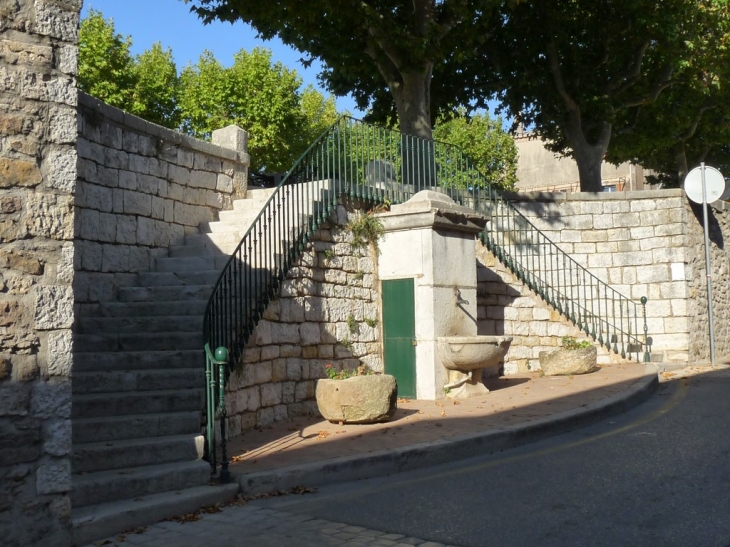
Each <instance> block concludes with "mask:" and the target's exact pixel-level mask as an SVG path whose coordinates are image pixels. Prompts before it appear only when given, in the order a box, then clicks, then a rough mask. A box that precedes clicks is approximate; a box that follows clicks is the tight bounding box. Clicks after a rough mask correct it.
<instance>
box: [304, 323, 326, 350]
mask: <svg viewBox="0 0 730 547" xmlns="http://www.w3.org/2000/svg"><path fill="white" fill-rule="evenodd" d="M299 335H300V338H301V344H302V345H303V346H313V345H317V344H319V343H320V342H321V336H320V331H319V325H318V324H316V323H302V324H301V325H300V326H299Z"/></svg>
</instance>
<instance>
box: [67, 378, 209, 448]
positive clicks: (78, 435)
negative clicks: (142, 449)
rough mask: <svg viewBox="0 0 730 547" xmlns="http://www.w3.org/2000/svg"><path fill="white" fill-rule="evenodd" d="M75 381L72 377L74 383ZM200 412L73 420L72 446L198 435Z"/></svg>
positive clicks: (190, 411)
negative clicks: (143, 438) (196, 433)
mask: <svg viewBox="0 0 730 547" xmlns="http://www.w3.org/2000/svg"><path fill="white" fill-rule="evenodd" d="M75 380H76V377H74V381H75ZM201 415H202V413H201V412H200V411H194V410H189V411H185V412H168V413H166V414H133V415H127V416H106V417H100V418H97V417H94V418H76V419H74V420H73V428H72V434H73V443H74V444H80V443H94V442H106V441H118V440H121V439H135V438H142V437H161V436H164V435H184V434H186V433H195V432H197V431H200V427H201Z"/></svg>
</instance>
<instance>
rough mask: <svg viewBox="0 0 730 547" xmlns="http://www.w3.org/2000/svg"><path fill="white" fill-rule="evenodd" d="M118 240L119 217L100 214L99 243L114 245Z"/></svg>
mask: <svg viewBox="0 0 730 547" xmlns="http://www.w3.org/2000/svg"><path fill="white" fill-rule="evenodd" d="M116 239H117V215H113V214H109V213H99V241H103V242H106V243H114V242H115V241H116Z"/></svg>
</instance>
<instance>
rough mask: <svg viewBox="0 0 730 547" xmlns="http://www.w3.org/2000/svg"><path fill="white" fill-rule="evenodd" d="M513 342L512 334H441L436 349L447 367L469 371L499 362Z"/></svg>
mask: <svg viewBox="0 0 730 547" xmlns="http://www.w3.org/2000/svg"><path fill="white" fill-rule="evenodd" d="M511 342H512V337H511V336H440V337H439V338H437V340H436V351H437V353H438V356H439V359H441V363H443V365H444V366H445V367H446V368H447V369H449V370H461V371H469V370H475V369H479V368H488V367H491V366H494V365H497V364H499V363H500V362H501V361H502V359H503V358H504V356H505V354H506V353H507V350H508V349H509V345H510V343H511Z"/></svg>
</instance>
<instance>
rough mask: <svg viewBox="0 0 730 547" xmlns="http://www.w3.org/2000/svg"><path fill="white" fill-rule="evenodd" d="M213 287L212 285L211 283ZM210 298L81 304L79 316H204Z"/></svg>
mask: <svg viewBox="0 0 730 547" xmlns="http://www.w3.org/2000/svg"><path fill="white" fill-rule="evenodd" d="M211 289H212V285H211ZM207 304H208V299H207V298H205V299H203V298H201V299H198V300H185V301H182V302H165V303H164V305H160V304H159V303H158V302H103V303H101V304H81V306H80V309H79V317H158V316H163V315H176V316H181V315H197V316H199V317H201V320H202V317H203V313H204V312H205V306H206V305H207Z"/></svg>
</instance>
